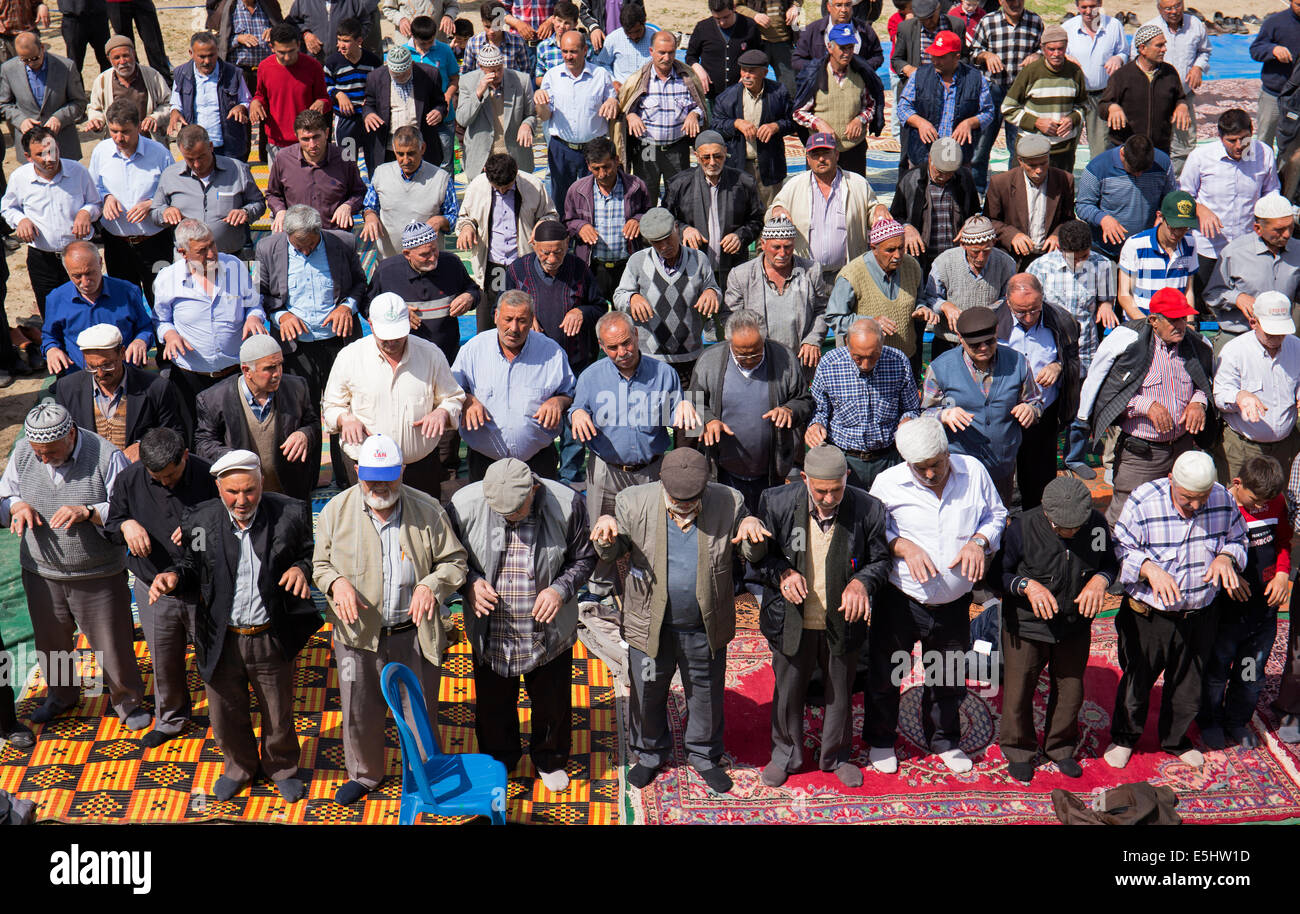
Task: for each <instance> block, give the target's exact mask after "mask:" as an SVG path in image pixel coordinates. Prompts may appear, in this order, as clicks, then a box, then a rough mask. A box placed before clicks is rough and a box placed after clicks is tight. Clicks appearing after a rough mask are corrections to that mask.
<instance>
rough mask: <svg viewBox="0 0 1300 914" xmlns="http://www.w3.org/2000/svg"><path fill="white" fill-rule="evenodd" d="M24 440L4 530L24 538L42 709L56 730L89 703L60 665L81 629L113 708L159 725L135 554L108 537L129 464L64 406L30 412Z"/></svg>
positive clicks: (4, 504)
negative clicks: (149, 695) (138, 656)
mask: <svg viewBox="0 0 1300 914" xmlns="http://www.w3.org/2000/svg"><path fill="white" fill-rule="evenodd" d="M23 432H24V437H23V438H21V439H20V440H19V441H18V443H17V444H15V445H14V450H13V455H12V456H11V457H10V460H9V463H8V465H7V466H6V467H5V471H4V475H3V476H0V523H3V524H6V525H7V526H8V527H9V530H10V531H11V532H12V533H13V534H14V535H15V536H17V537H20V538H21V544H20V546H19V553H18V560H19V563H20V565H21V566H22V582H23V591H24V592H25V593H26V595H27V612H28V614H29V615H30V616H31V621H32V631H33V632H34V633H35V641H36V657H37V661H38V663H39V664H40V667H41V677H42V678H43V679H44V680H45V682H46V683H47V694H46V698H45V701H43V702H42V703H41V704H40V705H39V706H38V707H37V708H36V710H34V711H32V714H31V721H32V723H34V724H48V723H49V722H50V721H52V720H53V719H54V718H55V717H57V716H59V715H60V714H63V713H65V712H67V711H70V710H72V709H73V708H74V707H76V705H77V702H78V701H79V700H80V692H81V679H80V677H79V676H76V674H75V673H71V675H72V676H73V679H72V680H71V681H68V672H67V671H61V670H60V669H59V667H58V666H56V665H54V664H53V661H55V660H56V659H57V658H59V657H66V656H69V655H71V654H72V651H73V650H74V649H75V647H76V645H75V641H74V633H75V631H77V630H80V631H81V633H82V634H83V635H85V636H86V640H87V641H88V642H89V643H90V649H91V650H92V651H95V653H96V660H97V666H98V667H99V669H100V670H101V671H102V672H103V677H104V685H107V686H108V693H109V703H110V704H111V705H112V706H113V710H114V711H115V712H116V713H117V717H118V720H120V721H121V723H122V726H123V727H125V728H126V729H128V730H133V731H140V730H143V729H144V728H145V727H147V726H149V722H150V721H151V720H153V715H152V714H150V713H149V711H148V710H146V709H145V707H144V682H143V681H142V680H141V679H140V670H139V668H138V667H137V666H136V662H135V649H134V645H133V633H132V626H131V592H130V590H129V589H128V588H127V586H126V552H125V550H123V549H122V547H121V546H119V545H116V544H114V543H112V542H110V541H109V540H108V539H107V538H106V537H105V536H104V535H103V533H102V532H101V530H100V529H97V528H102V527H103V525H104V519H105V518H106V517H108V499H109V496H110V495H111V494H112V491H113V486H114V484H115V482H116V480H117V477H118V474H120V473H121V472H122V470H124V469H126V466H127V460H126V457H124V456H123V455H122V452H121V451H119V450H118V449H117V448H116V447H114V446H113V445H111V444H109V443H108V442H107V441H105V440H104V439H103V438H101V437H99V436H98V435H96V434H95V433H93V432H90V431H87V430H86V429H82V428H77V427H76V426H75V425H73V423H72V417H71V416H69V415H68V411H67V410H66V409H64V408H63V407H62V406H59V405H58V404H57V403H42V404H40V405H39V406H36V407H35V408H33V409H32V410H31V412H29V413H28V414H27V418H26V419H25V420H24V422H23Z"/></svg>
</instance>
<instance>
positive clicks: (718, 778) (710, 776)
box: [700, 768, 734, 793]
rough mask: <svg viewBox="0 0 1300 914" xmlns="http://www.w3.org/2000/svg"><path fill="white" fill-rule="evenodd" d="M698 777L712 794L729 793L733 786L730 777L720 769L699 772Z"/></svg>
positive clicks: (707, 769)
mask: <svg viewBox="0 0 1300 914" xmlns="http://www.w3.org/2000/svg"><path fill="white" fill-rule="evenodd" d="M700 777H702V778H704V783H705V785H706V786H707V787H708V788H709V789H710V790H712V791H713V792H714V793H731V788H732V786H734V785H733V784H732V782H731V776H730V775H728V774H727V772H725V771H723V770H722V769H721V768H706V769H705V770H703V771H701V772H700Z"/></svg>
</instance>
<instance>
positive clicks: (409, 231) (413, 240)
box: [402, 222, 438, 251]
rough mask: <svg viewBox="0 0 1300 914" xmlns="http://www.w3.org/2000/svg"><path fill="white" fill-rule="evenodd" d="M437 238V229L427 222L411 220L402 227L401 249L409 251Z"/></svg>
mask: <svg viewBox="0 0 1300 914" xmlns="http://www.w3.org/2000/svg"><path fill="white" fill-rule="evenodd" d="M437 240H438V230H437V229H436V228H434V227H433V226H432V225H430V224H429V223H427V222H412V223H410V224H409V225H407V226H406V228H404V229H402V250H404V251H409V250H410V249H411V248H418V247H420V246H421V245H425V244H428V243H429V242H430V241H437Z"/></svg>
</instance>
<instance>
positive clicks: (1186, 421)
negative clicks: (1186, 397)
mask: <svg viewBox="0 0 1300 914" xmlns="http://www.w3.org/2000/svg"><path fill="white" fill-rule="evenodd" d="M1182 422H1183V427H1184V428H1186V429H1187V430H1188V431H1189V432H1191V433H1192V434H1193V435H1198V434H1200V433H1201V431H1202V430H1204V428H1205V405H1204V404H1202V403H1188V404H1187V408H1186V409H1185V410H1183V417H1182Z"/></svg>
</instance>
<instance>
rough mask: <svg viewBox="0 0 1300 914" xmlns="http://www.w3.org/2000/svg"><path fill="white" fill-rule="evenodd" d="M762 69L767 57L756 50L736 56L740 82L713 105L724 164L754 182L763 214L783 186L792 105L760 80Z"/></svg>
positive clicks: (780, 89) (769, 83) (777, 85)
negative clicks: (723, 144)
mask: <svg viewBox="0 0 1300 914" xmlns="http://www.w3.org/2000/svg"><path fill="white" fill-rule="evenodd" d="M768 46H769V47H771V45H768ZM767 66H768V58H767V55H766V54H764V53H763V52H762V51H760V50H758V49H756V48H755V49H751V50H748V51H746V52H745V53H744V54H741V55H740V83H739V84H738V85H735V86H731V87H729V88H727V89H726V90H725V91H723V92H722V93H721V94H720V95H719V96H718V97H717V99H715V100H714V102H713V126H714V129H715V130H717V132H718V133H719V134H721V135H722V138H723V139H724V140H725V141H726V143H727V159H728V160H729V161H730V162H732V163H733V167H735V168H737V169H739V170H741V171H744V172H745V173H746V174H748V175H749V176H750V177H751V178H753V179H754V182H755V183H756V184H757V185H758V197H759V200H760V201H761V202H762V204H763V208H764V209H767V207H769V206H771V205H772V198H773V197H775V196H776V192H777V191H778V190H780V189H781V184H782V183H783V182H784V181H785V176H786V164H785V137H786V135H788V134H791V133H794V118H793V117H792V115H793V112H794V104H793V102H792V101H791V100H790V95H789V93H788V92H787V91H786V89H785V87H784V86H783V85H781V84H780V83H778V82H776V81H774V80H770V79H766V78H765V74H766V73H767Z"/></svg>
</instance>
